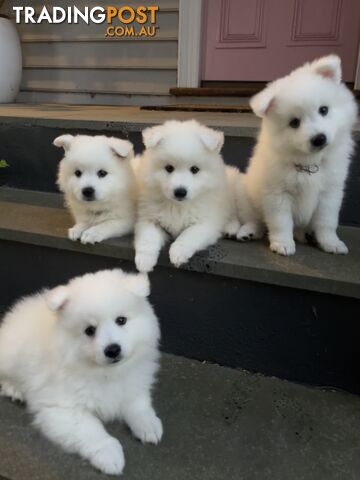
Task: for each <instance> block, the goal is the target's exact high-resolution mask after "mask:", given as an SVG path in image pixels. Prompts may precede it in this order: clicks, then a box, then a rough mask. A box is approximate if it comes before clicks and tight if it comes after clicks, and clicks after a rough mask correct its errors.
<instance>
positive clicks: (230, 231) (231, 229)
mask: <svg viewBox="0 0 360 480" xmlns="http://www.w3.org/2000/svg"><path fill="white" fill-rule="evenodd" d="M239 229H240V222H239V220H237V219H233V220H231V221H230V222H229V223H228V224H227V225H226V226H225V228H224V231H223V235H224V236H225V237H228V238H232V237H236V234H237V232H238V231H239Z"/></svg>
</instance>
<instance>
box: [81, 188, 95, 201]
mask: <svg viewBox="0 0 360 480" xmlns="http://www.w3.org/2000/svg"><path fill="white" fill-rule="evenodd" d="M82 194H83V196H84V198H86V200H91V199H93V198H94V196H95V189H94V188H93V187H85V188H83V189H82Z"/></svg>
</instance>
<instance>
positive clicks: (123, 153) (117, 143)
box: [108, 137, 134, 159]
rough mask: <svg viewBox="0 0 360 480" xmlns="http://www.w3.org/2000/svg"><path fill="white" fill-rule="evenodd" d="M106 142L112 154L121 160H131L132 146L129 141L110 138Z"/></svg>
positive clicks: (132, 154)
mask: <svg viewBox="0 0 360 480" xmlns="http://www.w3.org/2000/svg"><path fill="white" fill-rule="evenodd" d="M108 142H109V145H110V148H111V150H112V152H113V153H114V154H115V155H116V156H117V157H120V158H122V159H124V158H132V157H133V156H134V146H133V144H132V143H131V142H129V140H122V139H120V138H115V137H110V138H108Z"/></svg>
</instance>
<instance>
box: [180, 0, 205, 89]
mask: <svg viewBox="0 0 360 480" xmlns="http://www.w3.org/2000/svg"><path fill="white" fill-rule="evenodd" d="M179 1H180V3H179V38H178V42H179V43H178V45H179V47H178V81H177V86H178V87H181V88H197V87H199V86H200V81H201V78H200V74H201V47H202V41H201V40H202V19H203V3H204V2H203V0H179Z"/></svg>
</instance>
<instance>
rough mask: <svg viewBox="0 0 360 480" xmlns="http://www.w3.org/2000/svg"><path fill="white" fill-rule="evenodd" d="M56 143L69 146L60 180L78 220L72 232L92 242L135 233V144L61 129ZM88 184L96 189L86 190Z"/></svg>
mask: <svg viewBox="0 0 360 480" xmlns="http://www.w3.org/2000/svg"><path fill="white" fill-rule="evenodd" d="M54 145H55V146H57V147H62V148H64V150H65V156H64V158H63V160H62V161H61V163H60V167H59V175H58V185H59V187H60V190H61V191H62V192H64V194H65V201H66V204H67V206H68V207H69V209H70V211H71V213H72V215H73V217H74V219H75V222H76V223H75V225H74V227H72V228H70V230H69V238H70V239H71V240H81V242H82V243H91V244H93V243H97V242H101V241H103V240H106V239H108V238H112V237H120V236H122V235H126V234H128V233H131V232H132V231H133V228H134V224H135V211H136V188H135V185H136V183H135V179H134V174H133V171H132V168H131V164H130V160H131V158H133V155H134V152H133V146H132V144H131V143H130V142H128V141H127V140H120V139H118V138H114V137H111V138H109V137H105V136H94V137H92V136H87V135H77V136H75V137H73V136H72V135H62V136H61V137H58V138H56V139H55V141H54ZM89 189H91V190H90V192H92V195H90V196H89V195H87V196H86V195H85V193H86V192H89Z"/></svg>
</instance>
